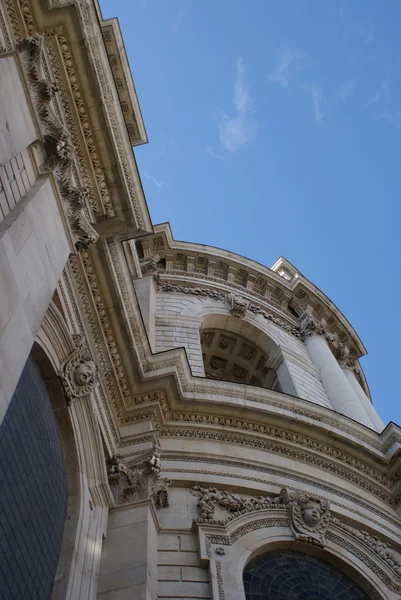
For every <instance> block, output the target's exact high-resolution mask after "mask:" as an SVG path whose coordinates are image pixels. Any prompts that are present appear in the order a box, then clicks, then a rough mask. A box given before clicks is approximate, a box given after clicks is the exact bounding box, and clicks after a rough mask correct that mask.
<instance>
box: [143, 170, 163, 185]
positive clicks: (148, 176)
mask: <svg viewBox="0 0 401 600" xmlns="http://www.w3.org/2000/svg"><path fill="white" fill-rule="evenodd" d="M144 175H145V177H146V179H150V181H151V182H152V183H154V184H155V186H156V187H158V188H161V187H163V186H164V185H166V184H165V183H164V181H159V180H158V179H156V177H153V175H149V173H147V172H146V171H144Z"/></svg>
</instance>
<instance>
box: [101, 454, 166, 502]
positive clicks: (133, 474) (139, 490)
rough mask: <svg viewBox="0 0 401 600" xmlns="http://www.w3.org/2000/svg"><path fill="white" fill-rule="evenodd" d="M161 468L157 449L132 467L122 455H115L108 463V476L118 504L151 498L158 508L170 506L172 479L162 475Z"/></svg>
mask: <svg viewBox="0 0 401 600" xmlns="http://www.w3.org/2000/svg"><path fill="white" fill-rule="evenodd" d="M160 469H161V466H160V454H159V452H158V451H157V450H155V451H154V452H152V454H151V455H150V456H148V457H147V458H145V459H142V460H141V461H139V462H137V463H136V464H135V465H132V466H130V467H129V466H127V465H126V464H125V462H124V460H123V457H122V456H121V455H118V454H117V455H115V456H114V457H113V458H112V459H111V460H110V462H109V465H108V478H109V483H110V487H111V489H112V492H113V496H114V500H115V502H116V504H125V503H126V502H132V501H136V500H146V499H147V498H151V499H152V500H153V502H154V503H155V506H156V507H157V508H161V507H163V506H169V504H170V497H169V487H170V486H171V481H170V479H165V478H162V477H160Z"/></svg>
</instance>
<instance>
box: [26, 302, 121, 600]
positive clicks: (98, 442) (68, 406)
mask: <svg viewBox="0 0 401 600" xmlns="http://www.w3.org/2000/svg"><path fill="white" fill-rule="evenodd" d="M78 338H82V336H75V337H74V336H73V335H72V334H71V333H70V331H69V329H68V326H67V324H66V323H65V320H64V318H63V316H62V314H61V313H60V311H59V310H58V308H57V306H56V305H55V303H54V302H51V303H50V305H49V307H48V310H47V312H46V315H45V317H44V320H43V322H42V325H41V327H40V329H39V331H38V334H37V337H36V341H35V344H34V347H33V349H32V353H31V354H32V357H33V359H34V360H35V361H36V363H37V364H38V366H39V369H40V371H41V373H42V376H43V378H44V380H45V382H46V386H47V388H48V390H49V393H50V396H51V399H52V402H53V406H54V411H55V414H56V419H57V422H58V425H59V431H60V435H61V439H62V443H63V448H64V456H65V465H66V471H67V481H68V499H67V519H66V521H65V524H64V531H63V539H62V545H61V551H60V556H59V561H58V567H57V572H56V577H55V582H54V587H53V594H52V600H65V599H69V600H75V599H77V600H84V599H85V600H86V599H93V600H94V599H95V598H96V595H97V574H98V567H99V561H100V554H101V543H102V537H103V534H104V532H105V531H106V527H107V515H108V508H109V506H110V505H111V504H112V494H111V490H110V488H109V486H108V482H107V472H106V463H105V454H104V448H103V443H102V439H101V433H100V428H99V426H98V422H97V417H96V411H95V402H94V396H93V393H89V394H86V395H85V396H83V397H80V398H76V399H75V400H74V401H72V402H71V401H70V402H67V399H66V396H65V392H64V390H63V386H62V367H63V365H64V364H65V363H66V361H67V362H68V360H69V357H70V356H74V353H76V340H77V339H78Z"/></svg>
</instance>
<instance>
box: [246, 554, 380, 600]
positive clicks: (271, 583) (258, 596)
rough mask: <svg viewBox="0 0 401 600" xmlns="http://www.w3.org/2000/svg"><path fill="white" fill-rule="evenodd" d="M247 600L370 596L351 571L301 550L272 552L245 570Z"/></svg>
mask: <svg viewBox="0 0 401 600" xmlns="http://www.w3.org/2000/svg"><path fill="white" fill-rule="evenodd" d="M244 588H245V596H246V600H369V597H368V596H367V595H366V594H365V592H363V591H362V590H361V588H360V587H359V586H357V585H356V584H355V583H354V582H353V581H351V579H349V577H348V576H347V575H345V574H344V573H342V572H341V571H339V570H338V569H336V568H335V567H333V566H332V565H330V564H329V563H327V562H325V561H323V560H321V559H318V558H315V557H313V556H309V555H306V554H300V553H298V552H291V551H280V552H268V553H265V554H261V555H260V556H257V557H256V558H254V559H253V560H251V561H250V562H249V563H248V564H247V566H246V567H245V570H244Z"/></svg>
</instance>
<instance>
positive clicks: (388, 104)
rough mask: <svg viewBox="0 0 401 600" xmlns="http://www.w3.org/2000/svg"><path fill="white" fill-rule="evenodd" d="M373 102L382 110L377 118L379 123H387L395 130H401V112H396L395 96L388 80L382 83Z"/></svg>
mask: <svg viewBox="0 0 401 600" xmlns="http://www.w3.org/2000/svg"><path fill="white" fill-rule="evenodd" d="M371 102H372V104H374V105H376V106H377V107H378V108H379V110H381V112H380V113H379V115H378V116H377V119H378V120H379V121H387V123H389V124H390V125H391V126H392V127H394V128H395V129H401V111H399V110H394V107H393V96H392V93H391V87H390V81H389V79H388V78H387V79H384V80H383V81H382V82H381V83H380V85H379V89H378V90H377V92H376V94H375V95H374V96H373V98H372V101H371Z"/></svg>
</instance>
